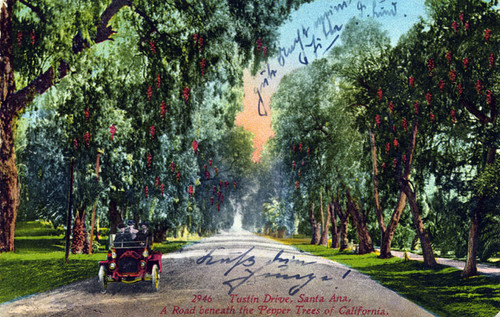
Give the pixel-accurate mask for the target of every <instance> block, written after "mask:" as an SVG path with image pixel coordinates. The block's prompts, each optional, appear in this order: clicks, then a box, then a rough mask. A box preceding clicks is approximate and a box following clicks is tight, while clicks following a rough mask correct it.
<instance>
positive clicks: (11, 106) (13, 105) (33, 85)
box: [5, 0, 132, 117]
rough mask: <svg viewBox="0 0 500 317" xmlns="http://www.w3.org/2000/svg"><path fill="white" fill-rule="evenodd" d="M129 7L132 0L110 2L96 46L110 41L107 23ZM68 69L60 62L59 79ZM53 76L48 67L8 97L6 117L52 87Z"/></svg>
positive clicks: (99, 27)
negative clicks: (125, 7)
mask: <svg viewBox="0 0 500 317" xmlns="http://www.w3.org/2000/svg"><path fill="white" fill-rule="evenodd" d="M131 5H132V0H113V2H111V4H110V5H109V6H108V7H107V8H106V10H104V12H103V13H102V15H101V21H100V24H99V26H98V28H97V34H96V38H95V43H96V44H97V43H100V42H103V41H106V40H108V39H110V36H111V35H112V34H114V33H116V32H115V31H113V30H112V28H111V27H110V26H108V23H109V21H110V20H111V18H112V17H113V16H114V15H115V14H116V13H117V12H118V11H119V10H120V9H121V8H123V7H124V6H131ZM86 47H88V46H85V45H81V46H79V47H78V49H76V50H74V53H75V54H78V53H80V52H82V51H83V50H84V49H85V48H86ZM68 69H69V66H68V64H67V63H66V62H65V61H61V62H60V64H59V68H58V73H59V79H62V78H64V77H65V76H66V75H67V71H68ZM54 75H55V72H54V68H53V67H50V68H49V69H47V70H46V71H45V72H44V73H43V74H41V75H39V76H38V77H37V78H35V79H34V80H33V81H32V82H30V83H29V84H28V85H27V86H26V87H24V88H23V89H21V90H18V91H17V92H15V93H14V94H12V95H10V96H9V97H8V98H7V100H5V108H6V112H5V113H6V114H7V116H10V117H12V116H14V115H15V114H16V113H17V112H19V111H20V110H22V109H23V108H24V107H26V105H28V104H29V103H30V102H32V101H33V99H34V98H35V96H36V95H41V94H43V93H44V92H46V91H47V90H48V89H49V88H50V87H52V86H53V85H54Z"/></svg>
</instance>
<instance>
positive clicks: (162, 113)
mask: <svg viewBox="0 0 500 317" xmlns="http://www.w3.org/2000/svg"><path fill="white" fill-rule="evenodd" d="M166 113H167V104H166V103H165V101H162V102H161V104H160V116H161V117H162V118H163V117H165V114H166Z"/></svg>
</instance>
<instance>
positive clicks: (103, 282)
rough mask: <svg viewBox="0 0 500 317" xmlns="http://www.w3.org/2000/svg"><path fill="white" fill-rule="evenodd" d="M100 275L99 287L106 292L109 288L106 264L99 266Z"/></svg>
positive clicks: (102, 291)
mask: <svg viewBox="0 0 500 317" xmlns="http://www.w3.org/2000/svg"><path fill="white" fill-rule="evenodd" d="M97 276H98V277H99V288H100V290H101V293H103V294H104V293H106V291H107V290H108V270H107V269H106V266H105V265H101V266H100V267H99V273H98V275H97Z"/></svg>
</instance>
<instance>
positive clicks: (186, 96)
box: [182, 87, 191, 103]
mask: <svg viewBox="0 0 500 317" xmlns="http://www.w3.org/2000/svg"><path fill="white" fill-rule="evenodd" d="M190 92H191V89H189V88H188V87H184V89H183V90H182V96H183V97H184V101H185V102H186V103H187V102H188V101H189V94H190Z"/></svg>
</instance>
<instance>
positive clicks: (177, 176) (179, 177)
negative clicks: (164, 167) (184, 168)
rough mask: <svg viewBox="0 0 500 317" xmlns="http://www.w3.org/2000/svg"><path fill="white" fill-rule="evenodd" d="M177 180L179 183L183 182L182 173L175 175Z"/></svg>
mask: <svg viewBox="0 0 500 317" xmlns="http://www.w3.org/2000/svg"><path fill="white" fill-rule="evenodd" d="M175 178H176V179H177V181H178V182H179V181H180V180H181V173H180V172H177V173H175Z"/></svg>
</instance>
